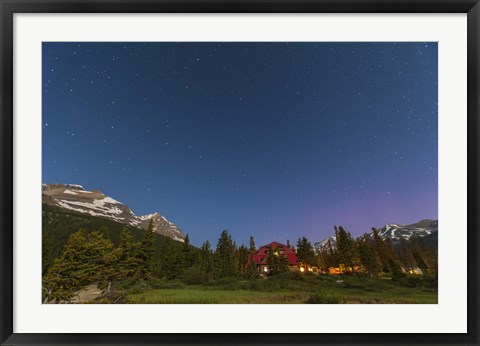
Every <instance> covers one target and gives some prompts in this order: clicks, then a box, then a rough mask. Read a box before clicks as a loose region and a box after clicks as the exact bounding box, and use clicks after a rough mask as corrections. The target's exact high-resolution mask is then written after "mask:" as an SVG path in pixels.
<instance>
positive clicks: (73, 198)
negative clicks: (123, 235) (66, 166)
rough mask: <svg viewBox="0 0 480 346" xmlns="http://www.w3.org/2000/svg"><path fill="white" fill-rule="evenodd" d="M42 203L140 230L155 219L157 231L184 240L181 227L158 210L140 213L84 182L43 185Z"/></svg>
mask: <svg viewBox="0 0 480 346" xmlns="http://www.w3.org/2000/svg"><path fill="white" fill-rule="evenodd" d="M42 202H43V203H44V204H46V205H49V206H53V207H57V208H61V209H65V210H68V211H71V212H77V213H82V214H88V215H91V216H96V217H102V218H107V219H110V220H113V221H116V222H119V223H122V224H125V225H129V226H132V227H136V228H141V229H146V228H147V227H148V225H149V223H150V221H152V222H153V230H154V232H155V233H158V234H161V235H164V236H167V237H169V238H172V239H174V240H176V241H179V242H183V241H184V239H185V235H184V234H183V233H182V232H181V231H180V229H179V228H178V227H177V226H176V225H175V224H174V223H173V222H170V221H168V220H167V219H166V218H165V217H163V216H162V215H160V214H159V213H153V214H149V215H144V216H137V215H135V213H134V212H133V211H132V210H131V209H130V208H129V207H128V206H127V205H125V204H123V203H121V202H119V201H117V200H115V199H113V198H111V197H108V196H106V195H104V194H103V193H102V192H100V191H97V190H94V191H87V190H85V189H84V188H83V187H82V186H81V185H74V184H43V185H42Z"/></svg>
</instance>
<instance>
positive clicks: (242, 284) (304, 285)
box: [125, 276, 438, 304]
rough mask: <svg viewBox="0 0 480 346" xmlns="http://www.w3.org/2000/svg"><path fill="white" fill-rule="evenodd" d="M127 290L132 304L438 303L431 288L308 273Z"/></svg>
mask: <svg viewBox="0 0 480 346" xmlns="http://www.w3.org/2000/svg"><path fill="white" fill-rule="evenodd" d="M152 286H154V287H155V286H156V288H153V287H151V288H148V289H145V288H144V287H143V288H141V289H139V288H133V289H130V290H127V291H126V297H125V303H130V304H304V303H313V304H437V302H438V292H437V289H436V288H432V287H408V286H405V285H400V284H397V283H394V282H392V281H391V280H388V279H381V278H375V279H369V278H355V277H348V278H341V277H329V276H324V277H308V278H304V279H303V280H302V279H300V280H298V279H291V278H285V277H283V278H271V279H268V280H265V279H259V280H253V281H246V280H236V279H230V280H223V281H221V282H216V283H205V284H201V285H185V284H182V283H181V282H172V281H165V282H163V281H161V280H159V281H157V282H155V283H154V284H153V285H152Z"/></svg>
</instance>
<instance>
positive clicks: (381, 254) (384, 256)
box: [372, 228, 390, 272]
mask: <svg viewBox="0 0 480 346" xmlns="http://www.w3.org/2000/svg"><path fill="white" fill-rule="evenodd" d="M372 231H373V240H374V241H375V251H376V253H377V256H378V258H379V261H380V270H381V271H383V272H388V271H389V269H390V266H389V264H388V258H389V257H388V253H387V249H386V245H385V243H384V241H383V239H382V238H381V237H380V235H379V234H378V231H377V229H376V228H372Z"/></svg>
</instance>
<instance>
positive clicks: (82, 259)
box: [42, 230, 113, 303]
mask: <svg viewBox="0 0 480 346" xmlns="http://www.w3.org/2000/svg"><path fill="white" fill-rule="evenodd" d="M85 233H86V232H85V231H84V230H79V231H77V232H75V233H73V234H72V235H71V236H70V238H69V239H68V241H67V243H66V245H65V246H64V248H63V250H62V253H61V255H60V257H59V258H56V259H55V260H54V261H53V265H52V267H51V268H50V269H49V270H48V271H47V273H46V274H45V275H44V277H43V287H42V288H43V301H44V303H48V302H52V301H53V302H56V303H60V302H70V301H71V300H72V298H73V297H74V295H75V294H76V292H77V291H79V290H81V289H83V288H84V287H86V286H87V285H89V284H91V283H96V282H100V281H101V280H102V279H103V275H104V274H105V268H106V264H108V255H109V254H110V253H111V250H112V247H113V244H112V243H111V241H110V240H109V239H107V238H106V237H105V236H104V235H103V234H102V233H99V232H91V233H90V234H88V235H86V234H85Z"/></svg>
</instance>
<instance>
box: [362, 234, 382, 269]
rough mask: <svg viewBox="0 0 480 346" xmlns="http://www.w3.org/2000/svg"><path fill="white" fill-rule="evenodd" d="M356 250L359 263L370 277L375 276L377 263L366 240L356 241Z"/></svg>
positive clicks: (377, 267)
mask: <svg viewBox="0 0 480 346" xmlns="http://www.w3.org/2000/svg"><path fill="white" fill-rule="evenodd" d="M358 250H359V254H360V260H361V263H362V264H363V266H364V267H365V269H366V270H367V273H368V274H369V275H370V276H374V275H377V274H378V271H379V266H378V261H377V258H376V256H375V252H374V251H373V249H372V247H371V245H370V243H369V241H368V239H366V238H360V239H359V240H358Z"/></svg>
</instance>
